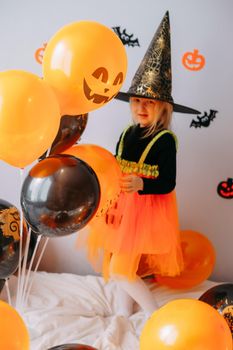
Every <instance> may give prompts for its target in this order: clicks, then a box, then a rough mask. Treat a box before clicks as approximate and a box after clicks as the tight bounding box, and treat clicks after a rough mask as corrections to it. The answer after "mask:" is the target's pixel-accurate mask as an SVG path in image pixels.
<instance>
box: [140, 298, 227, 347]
mask: <svg viewBox="0 0 233 350" xmlns="http://www.w3.org/2000/svg"><path fill="white" fill-rule="evenodd" d="M154 349H156V350H166V349H167V350H197V349H198V350H232V337H231V332H230V329H229V327H228V325H227V323H226V321H225V320H224V318H223V317H222V316H221V315H220V314H219V313H218V311H217V310H215V309H214V308H212V307H211V306H210V305H208V304H206V303H204V302H202V301H199V300H195V299H193V300H192V299H180V300H174V301H171V302H169V303H167V304H166V305H165V306H163V307H161V308H160V309H159V310H157V311H155V312H154V313H153V314H152V316H151V318H150V319H149V320H148V321H147V322H146V324H145V326H144V328H143V330H142V333H141V336H140V350H154Z"/></svg>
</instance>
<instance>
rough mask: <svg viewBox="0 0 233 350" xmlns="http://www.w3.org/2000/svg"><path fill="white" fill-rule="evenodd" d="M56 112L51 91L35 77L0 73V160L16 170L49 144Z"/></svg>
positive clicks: (57, 117)
mask: <svg viewBox="0 0 233 350" xmlns="http://www.w3.org/2000/svg"><path fill="white" fill-rule="evenodd" d="M59 125H60V111H59V105H58V102H57V99H56V97H55V95H54V93H53V91H52V89H51V88H50V87H49V86H48V84H47V83H45V82H44V81H43V80H42V79H40V78H39V77H37V76H36V75H34V74H32V73H29V72H25V71H20V70H19V71H17V70H9V71H5V72H1V73H0V159H2V160H4V161H5V162H7V163H9V164H11V165H13V166H16V167H20V168H24V167H25V166H26V165H29V164H31V163H32V162H33V161H34V160H36V159H37V158H38V157H39V156H40V155H41V154H43V153H44V152H45V151H46V150H47V149H48V148H49V147H50V145H51V144H52V142H53V140H54V138H55V136H56V134H57V131H58V129H59Z"/></svg>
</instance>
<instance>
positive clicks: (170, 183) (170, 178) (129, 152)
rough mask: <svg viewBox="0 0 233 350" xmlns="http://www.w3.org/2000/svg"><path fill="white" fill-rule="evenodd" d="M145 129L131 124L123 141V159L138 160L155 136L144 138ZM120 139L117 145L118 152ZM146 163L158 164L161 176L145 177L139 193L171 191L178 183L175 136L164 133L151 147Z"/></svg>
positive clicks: (164, 192)
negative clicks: (154, 177)
mask: <svg viewBox="0 0 233 350" xmlns="http://www.w3.org/2000/svg"><path fill="white" fill-rule="evenodd" d="M144 132H145V129H144V128H141V127H140V126H139V124H138V125H134V126H131V127H130V128H129V129H128V130H127V132H126V134H125V136H124V141H123V152H122V155H121V158H122V159H125V160H128V161H133V162H138V161H139V159H140V157H141V155H142V153H143V151H144V150H145V148H146V146H147V145H148V143H149V142H150V141H151V140H152V139H153V137H154V136H155V135H156V134H155V135H153V136H149V137H146V138H142V136H143V135H144ZM120 138H121V137H120ZM119 143H120V139H119V141H118V143H117V146H116V154H117V152H118V147H119ZM145 163H146V164H150V165H158V168H159V176H158V177H157V178H156V179H148V178H143V183H144V186H143V190H140V191H138V193H139V194H166V193H169V192H171V191H172V190H173V189H174V188H175V185H176V142H175V139H174V137H173V136H172V135H171V134H169V133H166V134H164V135H162V136H161V137H160V138H159V139H158V140H157V141H156V142H155V143H154V145H153V146H152V148H151V149H150V151H149V153H148V155H147V157H146V159H145Z"/></svg>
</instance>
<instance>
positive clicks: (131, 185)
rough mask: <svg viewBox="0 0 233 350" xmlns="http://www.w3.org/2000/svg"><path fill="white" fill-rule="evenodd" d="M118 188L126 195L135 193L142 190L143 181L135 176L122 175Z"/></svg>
mask: <svg viewBox="0 0 233 350" xmlns="http://www.w3.org/2000/svg"><path fill="white" fill-rule="evenodd" d="M120 187H121V190H122V191H123V192H126V193H133V192H137V191H139V190H143V180H142V178H141V177H139V176H137V175H124V176H122V178H121V180H120Z"/></svg>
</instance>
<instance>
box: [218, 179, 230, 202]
mask: <svg viewBox="0 0 233 350" xmlns="http://www.w3.org/2000/svg"><path fill="white" fill-rule="evenodd" d="M217 192H218V194H219V196H220V197H222V198H226V199H231V198H233V179H232V178H228V179H227V180H226V181H221V182H220V183H219V184H218V187H217Z"/></svg>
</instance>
